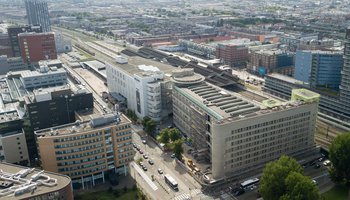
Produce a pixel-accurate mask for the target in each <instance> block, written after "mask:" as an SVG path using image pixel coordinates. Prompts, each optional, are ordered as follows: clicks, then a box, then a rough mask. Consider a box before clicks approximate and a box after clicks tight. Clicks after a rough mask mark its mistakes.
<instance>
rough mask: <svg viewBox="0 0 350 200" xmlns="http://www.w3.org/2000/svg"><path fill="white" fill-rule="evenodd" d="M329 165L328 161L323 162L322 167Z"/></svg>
mask: <svg viewBox="0 0 350 200" xmlns="http://www.w3.org/2000/svg"><path fill="white" fill-rule="evenodd" d="M330 164H331V161H330V160H325V161H324V162H323V165H324V166H328V165H330Z"/></svg>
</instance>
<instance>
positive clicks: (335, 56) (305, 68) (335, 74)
mask: <svg viewBox="0 0 350 200" xmlns="http://www.w3.org/2000/svg"><path fill="white" fill-rule="evenodd" d="M342 67H343V53H342V52H331V51H297V52H296V56H295V69H294V78H295V79H297V80H300V81H303V82H306V83H309V84H310V85H311V86H312V87H325V88H330V89H335V90H338V89H339V85H340V81H341V74H340V72H341V69H342Z"/></svg>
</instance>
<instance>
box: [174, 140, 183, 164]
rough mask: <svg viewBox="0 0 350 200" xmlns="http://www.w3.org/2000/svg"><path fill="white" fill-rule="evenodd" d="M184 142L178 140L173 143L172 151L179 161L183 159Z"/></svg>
mask: <svg viewBox="0 0 350 200" xmlns="http://www.w3.org/2000/svg"><path fill="white" fill-rule="evenodd" d="M183 143H184V141H183V140H182V139H178V140H176V141H174V142H173V143H172V145H171V146H172V150H173V152H174V154H175V157H176V158H178V159H181V154H182V153H183V152H184V149H183V147H182V145H183Z"/></svg>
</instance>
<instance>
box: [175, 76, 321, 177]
mask: <svg viewBox="0 0 350 200" xmlns="http://www.w3.org/2000/svg"><path fill="white" fill-rule="evenodd" d="M318 101H319V95H318V94H317V93H314V92H311V91H308V90H304V89H301V90H294V91H293V94H292V100H291V101H288V102H280V101H278V100H274V99H266V100H263V101H262V102H257V101H252V100H248V99H245V98H244V97H243V96H241V95H240V94H238V93H231V92H229V91H226V90H224V89H222V88H219V87H217V86H214V85H212V84H209V83H207V82H204V81H202V82H200V83H198V81H195V83H194V84H192V85H190V84H186V85H178V86H176V85H174V88H173V116H174V124H175V125H176V127H178V128H179V129H180V130H181V131H182V132H183V133H184V134H186V135H187V136H188V137H190V138H192V141H193V146H194V147H195V148H196V149H197V150H198V156H204V157H207V158H208V159H209V160H210V163H211V169H212V176H213V177H212V178H213V179H214V180H220V179H225V178H230V177H235V176H239V175H242V173H248V172H251V171H254V170H261V169H262V168H263V167H264V166H265V164H266V163H267V162H270V161H273V160H275V159H278V158H279V157H280V156H281V155H289V156H294V157H296V158H298V157H299V156H301V155H302V156H303V158H305V156H306V155H311V154H313V152H314V147H315V145H314V128H315V123H316V115H317V111H318Z"/></svg>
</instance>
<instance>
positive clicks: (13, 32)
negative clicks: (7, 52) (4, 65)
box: [7, 25, 42, 57]
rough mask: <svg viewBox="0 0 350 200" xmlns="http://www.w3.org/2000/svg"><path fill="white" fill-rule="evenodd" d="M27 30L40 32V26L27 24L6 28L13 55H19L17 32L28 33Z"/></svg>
mask: <svg viewBox="0 0 350 200" xmlns="http://www.w3.org/2000/svg"><path fill="white" fill-rule="evenodd" d="M29 32H35V33H41V32H42V29H41V26H29V25H23V26H11V27H9V28H8V29H7V33H8V36H9V39H10V44H11V48H12V56H13V57H20V56H21V51H20V47H19V40H18V34H20V33H29Z"/></svg>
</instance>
